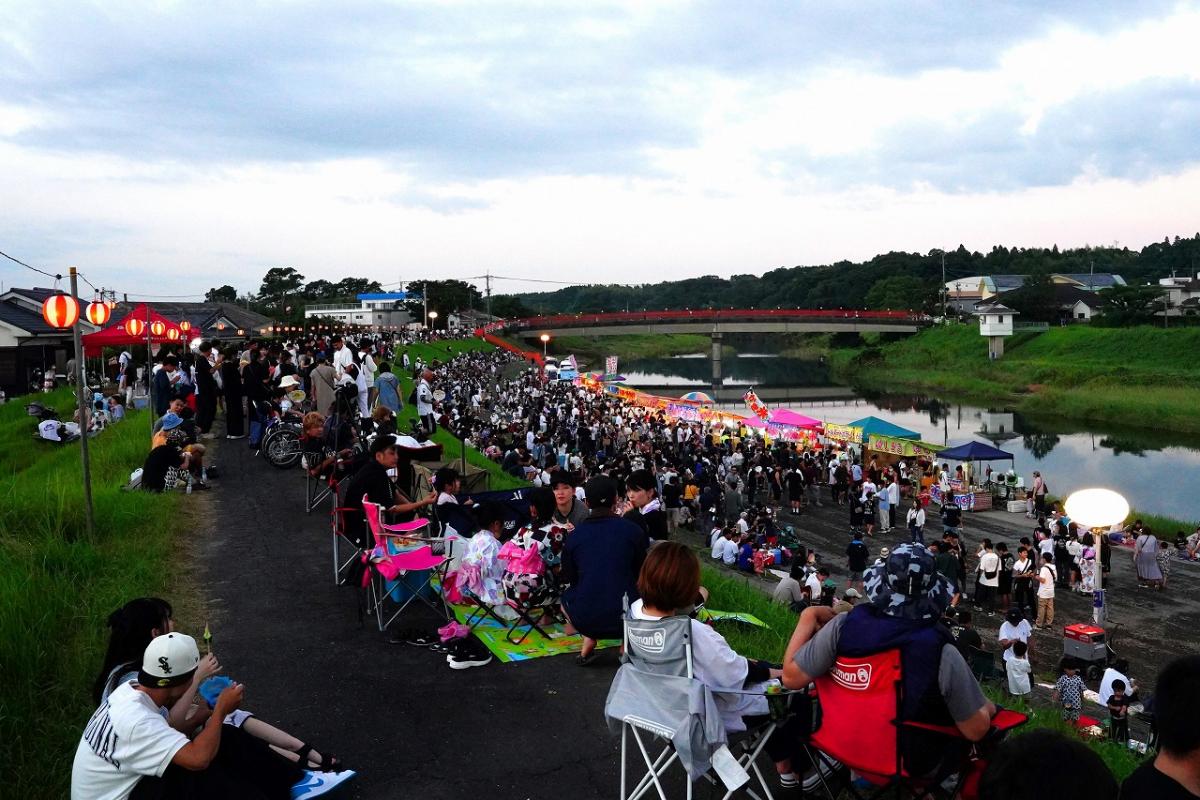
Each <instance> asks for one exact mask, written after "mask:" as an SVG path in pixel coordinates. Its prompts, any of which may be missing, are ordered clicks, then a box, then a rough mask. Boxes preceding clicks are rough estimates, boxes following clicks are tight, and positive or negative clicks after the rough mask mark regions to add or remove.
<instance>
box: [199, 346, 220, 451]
mask: <svg viewBox="0 0 1200 800" xmlns="http://www.w3.org/2000/svg"><path fill="white" fill-rule="evenodd" d="M212 349H213V346H212V342H201V344H200V355H199V356H198V357H197V358H196V427H197V428H199V429H200V433H201V435H202V437H203V438H205V439H211V438H212V434H211V433H210V432H209V431H211V430H212V424H213V420H214V419H216V416H217V392H218V391H219V390H218V388H217V379H216V378H215V377H214V375H213V365H212Z"/></svg>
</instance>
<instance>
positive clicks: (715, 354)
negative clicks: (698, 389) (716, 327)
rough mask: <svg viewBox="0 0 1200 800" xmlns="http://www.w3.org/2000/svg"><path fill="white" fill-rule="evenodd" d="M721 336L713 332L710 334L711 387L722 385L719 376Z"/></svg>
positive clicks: (720, 376)
mask: <svg viewBox="0 0 1200 800" xmlns="http://www.w3.org/2000/svg"><path fill="white" fill-rule="evenodd" d="M722 338H723V335H722V334H720V333H717V332H716V331H713V333H712V382H713V386H720V385H721V383H722V380H723V379H722V375H721V339H722Z"/></svg>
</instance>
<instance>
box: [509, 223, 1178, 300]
mask: <svg viewBox="0 0 1200 800" xmlns="http://www.w3.org/2000/svg"><path fill="white" fill-rule="evenodd" d="M945 257H946V280H953V279H954V278H965V277H968V276H973V275H1006V274H1037V273H1043V272H1044V273H1054V272H1059V273H1086V272H1089V271H1090V270H1092V269H1094V270H1095V272H1113V273H1117V274H1119V275H1121V276H1122V277H1124V278H1125V281H1126V282H1127V283H1129V284H1131V285H1133V284H1142V283H1147V282H1155V281H1157V280H1158V278H1162V277H1166V276H1168V275H1170V274H1171V273H1172V271H1175V272H1176V273H1177V274H1180V275H1183V274H1188V273H1192V274H1195V273H1196V272H1198V271H1200V233H1198V234H1196V235H1195V236H1193V237H1192V238H1189V239H1181V238H1180V237H1178V236H1176V237H1175V238H1174V240H1171V239H1164V240H1163V241H1161V242H1157V243H1155V244H1151V245H1147V246H1146V247H1143V248H1142V249H1141V250H1140V251H1138V250H1130V249H1129V248H1127V247H1123V248H1115V247H1081V248H1076V249H1073V250H1061V251H1060V250H1059V249H1058V247H1057V246H1056V247H1052V248H1050V249H1045V248H1029V249H1023V248H1008V247H1002V246H996V247H993V248H992V249H991V251H990V252H988V253H979V252H971V251H969V250H967V249H966V248H965V247H963V246H962V245H959V247H958V249H957V250H953V251H948V252H946V253H945ZM881 281H889V282H888V283H886V284H882V285H878V284H880V282H881ZM941 282H942V251H940V250H931V251H930V252H928V253H926V254H924V255H922V254H920V253H900V252H892V253H887V254H884V255H878V256H875V257H874V258H872V259H871V260H869V261H864V262H858V263H855V262H851V261H839V262H838V263H836V264H827V265H821V266H807V267H805V266H799V267H781V268H779V269H773V270H771V271H769V272H767V273H765V274H763V275H762V276H755V275H734V276H733V277H731V278H719V277H717V276H715V275H706V276H703V277H700V278H687V279H684V280H679V281H664V282H662V283H654V284H642V285H638V286H624V285H588V286H569V287H566V288H564V289H559V290H557V291H553V292H537V293H530V294H517V295H511V296H507V297H505V298H504V300H503V302H502V303H501V306H502V307H503V308H504V313H505V314H506V315H508V316H512V315H513V312H514V311H522V310H525V309H528V310H529V311H530V312H557V313H574V312H594V311H623V310H625V309H629V310H635V309H636V310H641V309H651V310H653V309H668V308H775V307H777V306H788V307H797V308H924V309H926V310H934V308H935V307H936V305H937V302H938V292H939V291H940V287H941ZM873 288H874V289H875V291H874V293H872V289H873ZM522 307H524V308H522Z"/></svg>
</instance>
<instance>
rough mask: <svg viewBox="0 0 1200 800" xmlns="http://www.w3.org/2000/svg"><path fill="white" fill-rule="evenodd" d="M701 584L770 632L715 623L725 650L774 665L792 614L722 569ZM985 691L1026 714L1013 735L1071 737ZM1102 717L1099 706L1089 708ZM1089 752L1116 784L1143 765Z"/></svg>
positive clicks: (1114, 748) (712, 601) (1098, 746)
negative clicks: (1053, 732)
mask: <svg viewBox="0 0 1200 800" xmlns="http://www.w3.org/2000/svg"><path fill="white" fill-rule="evenodd" d="M702 581H703V583H704V586H705V587H706V588H707V589H708V590H709V605H710V606H712V607H713V608H718V609H721V610H722V611H743V612H748V613H750V614H753V615H755V616H756V617H758V618H759V619H761V620H762V621H763V622H765V623H767V625H768V626H769V628H765V629H764V628H758V627H753V626H749V625H740V624H737V623H718V625H717V627H718V629H719V630H720V632H721V634H722V635H723V636H724V637H725V639H726V641H728V642H729V645H730V646H731V647H732V648H733V649H734V650H736V651H737V652H739V653H741V654H742V655H744V656H747V657H749V658H761V659H766V660H767V661H772V662H775V663H778V662H779V661H780V659H781V658H782V657H783V653H784V650H785V649H786V647H787V643H788V641H789V640H790V639H791V635H792V631H793V629H794V628H795V626H796V615H795V614H794V613H792V612H791V611H789V610H788V609H786V608H784V607H783V606H781V605H778V604H777V603H772V602H771V600H770V598H769V597H767V596H766V595H765V594H763V592H761V591H760V590H759V589H757V588H755V587H753V586H751V585H750V583H749V581H748V580H746V579H744V578H739V577H737V576H736V575H734V574H732V573H729V572H728V571H724V570H717V569H713V568H711V567H708V566H705V567H703V576H702ZM1037 677H1038V679H1039V680H1049V679H1050V677H1051V676H1050V675H1049V674H1045V675H1039V676H1037ZM984 692H985V694H987V695H988V697H990V698H991V699H992V701H993V702H995V703H997V704H999V705H1004V706H1006V707H1009V708H1015V709H1017V710H1020V711H1022V712H1024V713H1026V714H1029V717H1030V718H1029V722H1028V723H1027V724H1026V725H1025V726H1024V727H1022V728H1020V729H1019V732H1018V733H1017V734H1016V735H1020V734H1021V733H1027V732H1029V731H1032V730H1037V729H1039V728H1050V729H1052V730H1057V731H1060V732H1062V733H1063V734H1064V735H1067V736H1075V735H1076V734H1075V733H1074V731H1073V730H1071V729H1070V728H1069V727H1068V726H1067V725H1065V724H1064V723H1063V721H1062V719H1061V718H1060V717H1059V714H1058V710H1057V709H1055V708H1050V707H1048V706H1045V705H1030V704H1027V703H1024V702H1022V701H1019V700H1017V701H1015V700H1014V698H1012V697H1011V696H1009V695H1007V693H1006V692H1005V691H1003V689H1001V688H999V687H998V686H996V685H995V684H987V685H985V686H984ZM1091 711H1092V713H1093V714H1095V715H1099V714H1100V709H1099V708H1098V707H1093V708H1092V709H1091ZM1086 743H1087V745H1088V747H1090V748H1092V749H1093V750H1095V751H1096V753H1097V754H1098V755H1099V756H1100V758H1101V759H1103V760H1104V763H1105V764H1107V765H1108V768H1109V769H1110V770H1112V772H1113V774H1114V775H1115V776H1116V777H1117V780H1118V781H1119V780H1122V779H1124V778H1125V776H1127V775H1128V774H1129V773H1131V772H1133V770H1134V769H1136V768H1137V766H1138V764H1139V763H1141V762H1140V760H1139V759H1138V757H1137V756H1135V755H1134V754H1133V753H1131V752H1130V751H1129V750H1127V749H1126V748H1124V747H1121V746H1120V745H1117V744H1115V743H1113V742H1110V741H1107V740H1087V742H1086Z"/></svg>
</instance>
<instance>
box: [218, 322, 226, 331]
mask: <svg viewBox="0 0 1200 800" xmlns="http://www.w3.org/2000/svg"><path fill="white" fill-rule="evenodd" d="M217 330H219V331H223V330H225V323H224V322H218V323H217Z"/></svg>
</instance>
